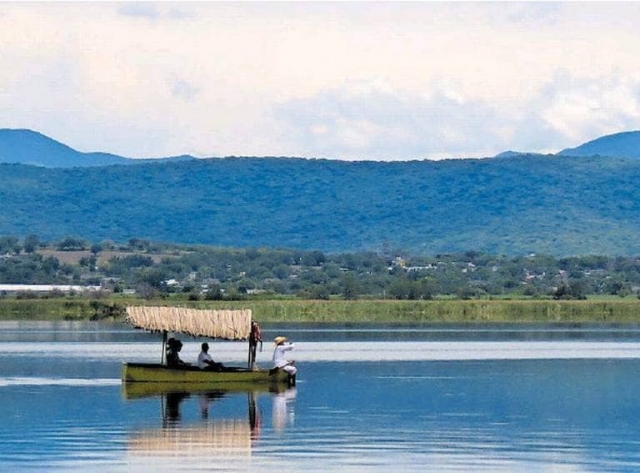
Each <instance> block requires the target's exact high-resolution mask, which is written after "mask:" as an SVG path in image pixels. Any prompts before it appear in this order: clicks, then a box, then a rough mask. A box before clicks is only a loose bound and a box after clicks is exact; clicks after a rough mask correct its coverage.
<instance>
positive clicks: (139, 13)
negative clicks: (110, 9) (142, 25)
mask: <svg viewBox="0 0 640 473" xmlns="http://www.w3.org/2000/svg"><path fill="white" fill-rule="evenodd" d="M118 13H119V14H120V15H122V16H131V17H135V18H148V19H153V20H155V19H158V18H160V12H159V10H158V7H157V5H155V4H154V3H149V2H131V3H123V4H121V5H119V6H118Z"/></svg>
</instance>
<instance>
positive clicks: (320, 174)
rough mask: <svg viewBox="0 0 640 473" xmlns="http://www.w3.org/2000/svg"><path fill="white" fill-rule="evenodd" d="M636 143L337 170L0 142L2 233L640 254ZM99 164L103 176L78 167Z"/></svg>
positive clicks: (425, 250) (434, 250) (330, 164)
mask: <svg viewBox="0 0 640 473" xmlns="http://www.w3.org/2000/svg"><path fill="white" fill-rule="evenodd" d="M639 133H640V132H629V133H622V134H618V135H611V136H609V137H603V138H600V139H598V140H594V141H593V142H589V143H585V144H584V145H581V146H579V147H577V148H573V149H572V150H563V151H562V152H560V153H558V154H557V155H540V154H527V153H516V152H512V153H509V154H506V155H505V154H503V155H502V157H501V158H500V159H465V160H459V159H451V160H443V161H427V160H425V161H407V162H375V161H362V162H345V161H336V160H321V159H301V158H274V157H244V158H209V159H196V158H193V157H188V156H186V157H178V158H167V159H157V160H147V161H141V160H136V159H128V158H123V157H120V156H114V155H108V154H104V153H78V152H76V151H74V150H72V149H71V148H69V147H67V146H65V145H62V144H60V143H58V142H56V141H54V140H51V139H49V138H47V137H45V136H44V135H41V134H39V133H36V132H32V131H28V130H9V131H7V130H0V161H4V163H3V164H0V201H1V202H2V203H3V207H2V212H0V235H14V236H19V237H24V236H26V235H29V234H34V235H37V236H38V237H40V238H41V239H43V240H55V239H62V238H64V237H67V236H72V237H76V238H83V239H87V240H88V241H91V242H100V241H103V240H112V241H116V242H125V241H128V240H129V239H131V238H147V239H150V240H152V241H165V242H175V243H186V244H206V245H216V246H225V247H261V246H268V247H273V248H283V247H287V248H300V249H317V250H321V251H326V252H343V251H365V250H380V249H382V248H393V249H397V250H399V251H405V252H409V253H418V254H440V253H451V252H460V251H468V250H473V251H482V252H488V253H500V254H506V255H518V254H529V253H546V254H551V255H554V256H566V255H586V254H594V255H595V254H600V255H640V239H638V234H639V233H640V188H639V187H638V186H637V182H638V181H639V179H640V160H639V159H637V158H638V157H640V156H637V155H634V154H633V145H632V143H633V141H634V140H638V136H639ZM630 143H631V144H630ZM607 145H608V146H607ZM590 150H597V155H590V153H591V152H592V151H590ZM623 151H624V153H623ZM7 153H8V154H7ZM54 158H55V159H54ZM98 158H99V159H105V161H98ZM74 159H75V160H76V161H75V163H76V164H72V163H74ZM94 159H95V161H93V162H103V164H102V165H96V164H92V165H89V164H87V163H89V162H91V161H92V160H94ZM77 160H84V161H83V163H84V164H83V165H78V164H77V162H78V161H77ZM123 160H124V161H123ZM65 163H66V164H65ZM35 164H37V165H35ZM124 164H136V165H135V166H132V165H124ZM69 166H73V167H69Z"/></svg>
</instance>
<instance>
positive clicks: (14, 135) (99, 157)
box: [0, 128, 193, 168]
mask: <svg viewBox="0 0 640 473" xmlns="http://www.w3.org/2000/svg"><path fill="white" fill-rule="evenodd" d="M188 159H193V158H192V157H191V156H179V157H175V158H164V159H162V161H167V160H171V161H183V160H188ZM150 161H151V162H152V161H158V160H151V159H144V160H141V159H130V158H125V157H122V156H117V155H115V154H109V153H82V152H80V151H76V150H74V149H73V148H70V147H69V146H67V145H65V144H62V143H60V142H58V141H56V140H54V139H52V138H49V137H47V136H45V135H43V134H42V133H38V132H36V131H32V130H26V129H8V128H4V129H0V163H14V164H31V165H34V166H41V167H47V168H69V167H95V166H110V165H114V164H139V163H141V162H150Z"/></svg>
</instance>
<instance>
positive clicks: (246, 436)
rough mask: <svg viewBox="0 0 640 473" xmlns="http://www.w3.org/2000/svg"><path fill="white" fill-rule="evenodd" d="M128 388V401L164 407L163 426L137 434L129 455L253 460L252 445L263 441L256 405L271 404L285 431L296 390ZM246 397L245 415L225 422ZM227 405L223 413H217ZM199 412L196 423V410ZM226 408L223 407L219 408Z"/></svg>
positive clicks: (275, 420) (125, 389) (277, 426)
mask: <svg viewBox="0 0 640 473" xmlns="http://www.w3.org/2000/svg"><path fill="white" fill-rule="evenodd" d="M139 384H142V385H151V384H152V385H154V386H135V385H132V384H131V383H128V384H127V385H126V386H124V387H123V395H124V397H125V399H127V400H134V399H143V398H147V399H148V398H157V399H158V400H159V403H160V407H161V417H162V419H161V426H159V427H155V428H145V429H141V430H137V431H135V432H133V433H132V434H131V436H130V437H129V441H128V444H127V447H128V448H127V450H128V451H129V452H130V453H132V454H135V455H136V456H138V455H169V456H178V455H180V456H184V455H205V456H209V455H215V456H223V457H227V456H233V457H239V456H250V455H251V450H252V444H253V442H255V441H256V440H257V439H259V438H260V434H261V429H262V412H261V410H260V406H259V405H258V397H259V396H260V395H264V396H271V397H272V399H273V404H272V405H273V425H274V428H275V429H277V430H282V429H283V428H285V426H286V425H288V424H290V422H291V419H292V418H293V405H292V400H293V399H295V388H290V389H284V388H282V389H278V388H276V387H271V389H269V387H265V388H264V389H262V390H256V389H255V387H254V389H252V390H241V389H207V388H206V387H203V386H197V387H195V388H192V389H191V390H189V389H187V387H186V386H184V385H182V386H177V387H176V386H173V387H171V386H161V385H160V383H139ZM242 396H246V400H247V403H246V410H244V409H242V410H240V413H239V415H238V416H237V417H236V416H235V415H234V414H232V417H231V418H224V417H223V418H221V417H220V416H221V414H222V415H226V416H227V417H228V415H229V414H224V413H225V412H228V411H229V409H228V408H229V406H230V405H231V406H232V405H233V404H234V403H236V404H237V402H238V400H239V399H238V397H242ZM223 400H228V401H229V402H227V403H225V405H224V407H225V408H226V409H216V407H217V405H218V404H219V403H221V402H222V401H223ZM194 407H196V409H197V411H199V416H198V417H197V418H194V416H193V414H195V412H194V411H193V408H194ZM221 407H223V406H221Z"/></svg>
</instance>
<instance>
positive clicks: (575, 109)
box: [0, 1, 640, 161]
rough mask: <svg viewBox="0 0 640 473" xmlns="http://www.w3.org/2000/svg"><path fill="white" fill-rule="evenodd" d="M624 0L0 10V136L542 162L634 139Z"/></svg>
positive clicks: (639, 125)
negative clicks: (509, 153) (587, 145)
mask: <svg viewBox="0 0 640 473" xmlns="http://www.w3.org/2000/svg"><path fill="white" fill-rule="evenodd" d="M638 25H640V2H638V3H636V2H628V3H615V2H603V3H599V2H561V3H548V2H530V3H516V2H459V1H456V2H407V3H400V2H384V1H376V2H290V3H286V2H268V1H266V2H265V1H262V2H256V3H253V2H197V3H190V2H175V3H172V2H161V3H153V2H135V3H116V2H104V3H101V2H71V3H66V2H65V3H63V2H19V3H13V2H1V1H0V128H27V129H31V130H35V131H38V132H40V133H43V134H45V135H47V136H49V137H51V138H53V139H55V140H58V141H60V142H62V143H64V144H66V145H68V146H71V147H72V148H74V149H76V150H78V151H83V152H93V151H103V152H109V153H114V154H117V155H120V156H125V157H130V158H143V157H144V158H156V157H166V156H177V155H183V154H189V155H192V156H196V157H214V156H219V157H221V156H296V157H306V158H328V159H340V160H363V159H366V160H380V161H382V160H384V161H397V160H403V161H404V160H414V159H420V160H422V159H442V158H479V157H489V156H494V155H495V154H497V153H500V152H502V151H506V150H515V151H529V152H541V153H549V152H557V151H560V150H561V149H564V148H568V147H574V146H577V145H579V144H582V143H584V142H586V141H589V140H592V139H595V138H597V137H600V136H603V135H607V134H612V133H617V132H621V131H630V130H637V129H640V59H639V56H638V45H640V28H638Z"/></svg>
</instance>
